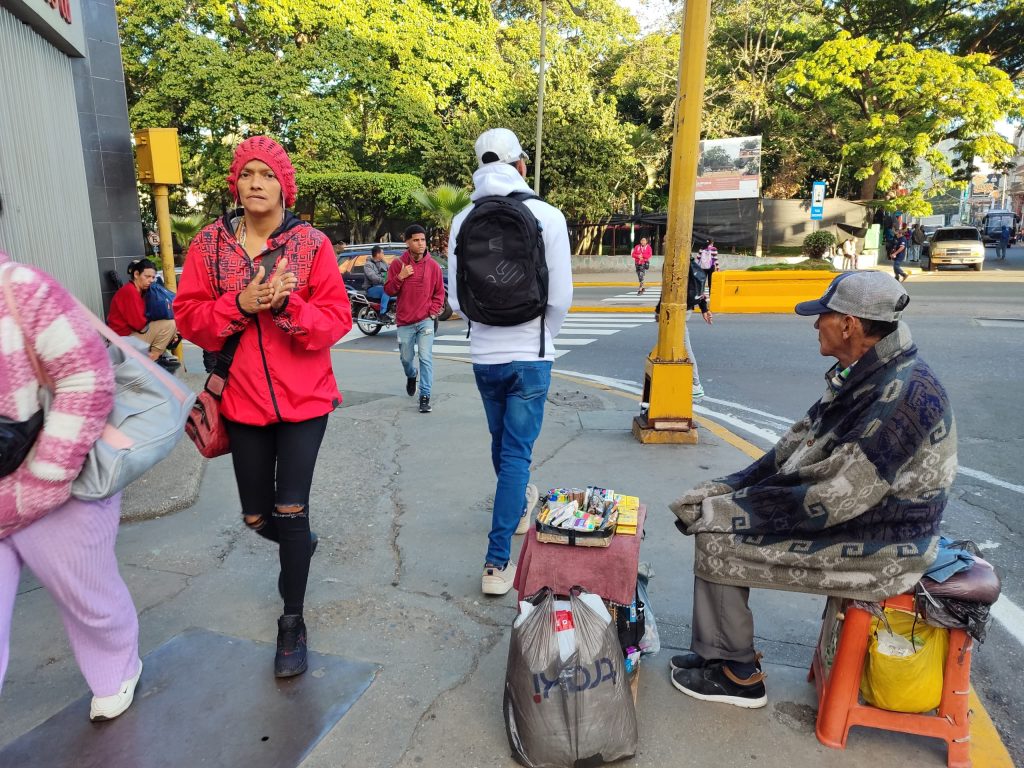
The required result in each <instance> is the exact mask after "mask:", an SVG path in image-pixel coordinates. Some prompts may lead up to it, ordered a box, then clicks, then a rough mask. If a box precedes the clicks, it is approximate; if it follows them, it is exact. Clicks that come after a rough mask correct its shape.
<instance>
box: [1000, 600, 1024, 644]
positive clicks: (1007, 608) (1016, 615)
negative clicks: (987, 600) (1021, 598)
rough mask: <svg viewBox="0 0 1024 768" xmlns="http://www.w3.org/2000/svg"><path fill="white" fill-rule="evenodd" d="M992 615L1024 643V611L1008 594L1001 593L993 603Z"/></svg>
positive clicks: (1018, 640) (1019, 641)
mask: <svg viewBox="0 0 1024 768" xmlns="http://www.w3.org/2000/svg"><path fill="white" fill-rule="evenodd" d="M992 615H993V616H994V617H995V618H996V620H998V621H999V623H1000V624H1002V625H1003V626H1004V627H1005V628H1006V630H1007V631H1008V632H1009V633H1010V634H1011V635H1013V636H1014V637H1015V638H1017V642H1018V643H1020V644H1021V645H1024V611H1022V610H1021V609H1020V606H1018V605H1017V604H1016V603H1014V602H1013V601H1012V600H1010V598H1008V597H1007V596H1006V595H1001V596H1000V597H999V599H998V600H996V601H995V603H993V605H992Z"/></svg>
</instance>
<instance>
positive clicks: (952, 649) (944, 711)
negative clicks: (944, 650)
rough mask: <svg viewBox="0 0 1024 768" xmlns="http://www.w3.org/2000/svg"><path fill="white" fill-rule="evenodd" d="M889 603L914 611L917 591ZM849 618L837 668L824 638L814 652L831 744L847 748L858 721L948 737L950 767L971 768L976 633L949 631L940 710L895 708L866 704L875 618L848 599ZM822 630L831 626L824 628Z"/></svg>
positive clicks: (823, 728) (821, 724) (822, 734)
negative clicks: (826, 656)
mask: <svg viewBox="0 0 1024 768" xmlns="http://www.w3.org/2000/svg"><path fill="white" fill-rule="evenodd" d="M882 605H883V606H887V607H889V608H896V609H898V610H902V611H907V612H909V613H912V612H913V611H914V596H913V595H898V596H897V597H891V598H889V599H888V600H885V601H884V602H883V603H882ZM842 607H843V611H844V612H845V618H844V620H843V626H842V629H840V630H839V632H840V634H839V644H838V647H837V648H836V653H835V661H834V662H833V664H832V669H831V672H828V673H826V671H825V668H824V662H823V660H822V658H821V647H822V643H821V639H820V638H819V641H818V646H817V648H816V649H815V651H814V660H813V661H812V662H811V669H810V672H809V673H808V675H807V679H808V680H813V681H814V684H815V687H816V688H817V690H818V723H817V727H816V728H815V733H816V734H817V736H818V741H820V742H821V743H822V744H824V745H825V746H826V747H832V748H833V749H845V748H846V737H847V736H848V735H849V733H850V728H851V727H852V726H854V725H864V726H867V727H869V728H884V729H886V730H889V731H898V732H899V733H914V734H918V735H920V736H933V737H935V738H939V739H945V741H946V744H947V758H946V762H947V765H948V766H949V768H970V765H971V755H970V738H971V736H970V730H969V724H968V715H969V712H968V709H967V696H968V693H969V692H970V689H971V648H972V645H973V641H972V640H971V637H970V635H968V634H967V633H966V632H965V631H963V630H961V629H951V630H949V653H948V654H947V656H946V666H945V670H944V674H943V681H942V699H941V701H940V703H939V708H938V710H936V713H935V714H909V713H906V712H890V711H889V710H886V709H879V708H877V707H872V706H870V705H868V704H861V703H860V699H859V695H860V678H861V671H862V670H863V668H864V660H865V658H866V656H867V649H868V639H869V637H868V635H869V633H870V631H871V622H872V619H873V618H874V617H873V616H872V615H871V614H870V613H868V612H867V611H865V610H862V609H860V608H857V607H856V606H855V605H854V604H853V603H852V602H851V601H844V603H843V606H842ZM821 631H822V633H824V632H825V631H826V627H825V626H824V625H823V626H822V630H821Z"/></svg>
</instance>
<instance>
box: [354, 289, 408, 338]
mask: <svg viewBox="0 0 1024 768" xmlns="http://www.w3.org/2000/svg"><path fill="white" fill-rule="evenodd" d="M345 290H346V292H347V293H348V300H349V304H351V305H352V317H353V319H354V320H355V323H356V326H357V327H358V328H359V330H360V331H362V332H363V333H365V334H366V335H367V336H376V335H377V334H378V333H380V331H381V329H382V328H389V327H391V326H392V325H394V324H395V310H396V309H397V304H398V300H397V299H392V300H391V304H390V306H389V307H388V311H387V314H385V315H381V313H380V302H379V301H376V300H374V299H371V298H370V297H368V296H367V295H366V291H360V290H357V289H356V288H352V287H349V286H346V287H345Z"/></svg>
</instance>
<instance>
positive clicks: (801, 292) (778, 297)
mask: <svg viewBox="0 0 1024 768" xmlns="http://www.w3.org/2000/svg"><path fill="white" fill-rule="evenodd" d="M837 274H839V273H838V272H825V271H811V270H806V271H799V270H776V271H768V272H747V271H744V270H725V271H723V272H715V273H714V275H713V276H712V278H711V311H712V312H724V313H728V312H733V313H743V312H747V313H754V312H787V313H788V312H792V311H793V307H795V306H796V305H797V304H798V303H799V302H801V301H808V300H810V299H817V298H818V297H820V296H821V295H822V294H823V293H824V292H825V289H826V288H827V287H828V284H829V283H831V282H832V279H833V278H834V277H835V276H836V275H837Z"/></svg>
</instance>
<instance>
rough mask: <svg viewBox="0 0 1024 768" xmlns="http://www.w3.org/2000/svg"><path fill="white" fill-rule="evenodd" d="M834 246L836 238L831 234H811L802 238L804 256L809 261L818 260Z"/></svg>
mask: <svg viewBox="0 0 1024 768" xmlns="http://www.w3.org/2000/svg"><path fill="white" fill-rule="evenodd" d="M835 244H836V238H835V236H834V235H833V234H832V233H831V232H811V234H809V235H808V236H807V237H805V238H804V254H805V255H806V256H807V257H808V258H811V259H820V258H821V257H822V256H824V255H825V254H826V253H828V249H829V248H832V247H834V246H835Z"/></svg>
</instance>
